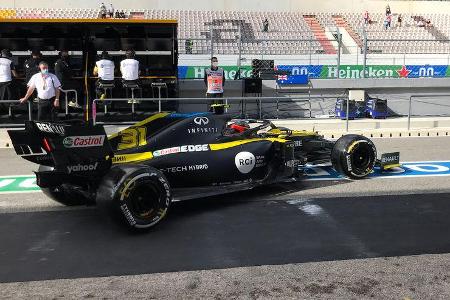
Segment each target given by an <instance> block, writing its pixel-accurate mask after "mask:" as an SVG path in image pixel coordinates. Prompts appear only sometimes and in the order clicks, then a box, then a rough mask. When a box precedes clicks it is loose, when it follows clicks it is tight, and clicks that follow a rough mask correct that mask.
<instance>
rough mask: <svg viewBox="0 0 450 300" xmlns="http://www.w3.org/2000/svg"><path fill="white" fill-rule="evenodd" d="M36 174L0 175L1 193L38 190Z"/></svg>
mask: <svg viewBox="0 0 450 300" xmlns="http://www.w3.org/2000/svg"><path fill="white" fill-rule="evenodd" d="M40 190H41V189H40V188H39V187H38V186H37V185H36V176H34V175H25V176H2V177H0V194H5V193H29V192H38V191H40Z"/></svg>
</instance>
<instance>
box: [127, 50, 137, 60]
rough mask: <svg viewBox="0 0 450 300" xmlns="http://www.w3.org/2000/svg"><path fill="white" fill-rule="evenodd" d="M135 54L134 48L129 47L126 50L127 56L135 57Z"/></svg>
mask: <svg viewBox="0 0 450 300" xmlns="http://www.w3.org/2000/svg"><path fill="white" fill-rule="evenodd" d="M135 55H136V52H134V50H133V49H128V50H127V51H126V52H125V56H126V57H127V58H134V56H135Z"/></svg>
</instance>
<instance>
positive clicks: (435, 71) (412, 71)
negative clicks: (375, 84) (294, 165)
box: [178, 65, 450, 79]
mask: <svg viewBox="0 0 450 300" xmlns="http://www.w3.org/2000/svg"><path fill="white" fill-rule="evenodd" d="M205 68H206V67H205V66H178V78H180V79H199V78H203V74H204V69H205ZM222 68H223V69H224V71H225V77H226V79H234V78H235V76H236V73H237V72H238V67H237V66H224V67H222ZM275 68H276V69H277V70H279V71H286V72H287V73H288V74H290V75H308V76H309V77H310V78H322V79H332V78H338V75H339V78H343V79H350V78H353V79H355V78H363V77H364V72H363V66H362V65H341V66H340V67H339V70H338V68H337V66H336V65H334V66H333V65H278V66H276V67H275ZM240 72H241V78H245V77H251V72H252V70H251V67H250V66H243V67H241V69H240ZM365 72H366V76H365V77H366V78H420V77H431V78H439V77H450V68H449V66H447V65H368V66H366V71H365Z"/></svg>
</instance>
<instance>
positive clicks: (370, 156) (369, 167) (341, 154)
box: [331, 134, 377, 179]
mask: <svg viewBox="0 0 450 300" xmlns="http://www.w3.org/2000/svg"><path fill="white" fill-rule="evenodd" d="M376 159H377V150H376V148H375V145H374V144H373V142H372V141H371V140H369V139H368V138H366V137H364V136H360V135H356V134H349V135H344V136H343V137H341V138H340V139H338V140H337V141H336V143H335V144H334V147H333V150H332V151H331V162H332V164H333V167H334V169H335V170H336V171H338V172H339V173H341V174H343V175H345V176H347V177H349V178H353V179H359V178H363V177H366V176H367V175H369V174H370V173H372V171H373V168H374V166H375V162H376Z"/></svg>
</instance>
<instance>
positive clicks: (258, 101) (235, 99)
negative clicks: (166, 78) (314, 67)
mask: <svg viewBox="0 0 450 300" xmlns="http://www.w3.org/2000/svg"><path fill="white" fill-rule="evenodd" d="M323 98H324V97H322V96H311V97H305V98H302V97H298V96H296V97H292V98H291V97H224V98H220V99H219V98H134V100H135V101H136V102H155V103H156V102H158V108H159V109H158V111H159V112H161V103H162V101H182V102H189V101H201V102H204V103H205V104H208V103H212V102H214V101H219V100H220V101H223V103H224V104H226V105H228V103H230V102H241V104H242V105H241V113H242V114H244V115H245V114H246V105H244V103H245V102H247V101H256V104H257V106H258V114H259V118H260V119H261V118H262V106H263V103H276V104H277V110H278V104H279V103H280V102H284V103H286V101H283V100H290V103H307V105H308V109H299V110H307V111H309V116H310V117H311V115H312V111H311V110H312V107H311V100H314V99H323ZM129 100H130V99H129V98H111V99H94V101H93V102H92V117H93V123H94V124H96V118H97V104H98V103H102V102H106V101H107V102H128V101H129ZM133 104H134V103H132V105H131V111H132V113H134V107H133ZM225 111H226V112H228V109H227V108H226V109H225ZM277 117H278V111H277Z"/></svg>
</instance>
